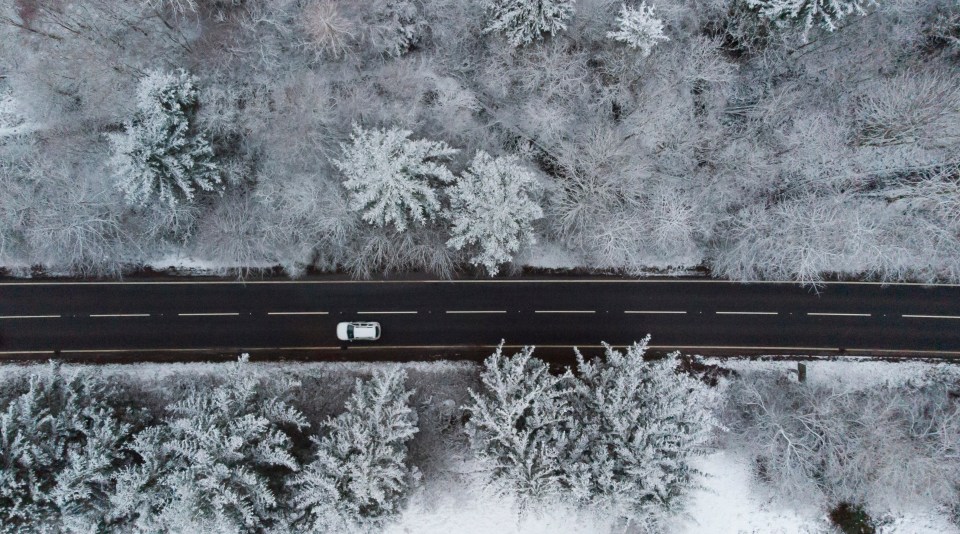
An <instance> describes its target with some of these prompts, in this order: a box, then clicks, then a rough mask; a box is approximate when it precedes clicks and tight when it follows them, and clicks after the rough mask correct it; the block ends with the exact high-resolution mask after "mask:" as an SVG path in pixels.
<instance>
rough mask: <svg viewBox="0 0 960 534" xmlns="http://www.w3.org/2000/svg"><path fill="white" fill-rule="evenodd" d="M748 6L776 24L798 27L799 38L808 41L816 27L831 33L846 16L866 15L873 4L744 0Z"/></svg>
mask: <svg viewBox="0 0 960 534" xmlns="http://www.w3.org/2000/svg"><path fill="white" fill-rule="evenodd" d="M746 1H747V5H748V6H750V7H752V8H755V9H757V10H758V11H759V13H760V15H761V16H762V17H764V18H766V19H768V20H771V21H774V22H776V23H778V24H784V25H785V24H794V23H799V24H800V25H801V26H802V28H803V33H802V38H803V40H804V41H806V40H807V38H808V35H809V34H810V30H811V29H813V25H814V24H816V25H818V26H820V27H821V28H823V29H825V30H827V31H829V32H832V31H834V30H836V29H837V25H838V24H839V23H840V21H841V20H842V19H843V18H844V17H846V16H847V15H854V14H856V15H866V14H867V11H866V8H867V7H869V6H871V5H876V1H875V0H746Z"/></svg>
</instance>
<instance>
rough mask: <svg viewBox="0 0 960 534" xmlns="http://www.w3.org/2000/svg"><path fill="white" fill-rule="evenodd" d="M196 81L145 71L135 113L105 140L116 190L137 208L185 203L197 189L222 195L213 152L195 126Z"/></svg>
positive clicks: (177, 74) (186, 76) (180, 74)
mask: <svg viewBox="0 0 960 534" xmlns="http://www.w3.org/2000/svg"><path fill="white" fill-rule="evenodd" d="M195 84H196V78H195V77H193V76H191V75H190V74H187V73H186V72H185V71H183V70H180V71H178V72H175V73H168V72H163V71H151V72H149V73H147V75H146V76H144V77H143V78H142V79H141V80H140V84H139V87H138V89H137V107H136V113H135V115H134V117H133V119H131V120H130V121H128V122H127V123H126V125H125V131H124V132H123V133H119V134H113V135H111V136H110V143H111V146H112V150H113V157H112V158H111V164H112V166H113V169H114V172H115V174H116V177H117V187H118V188H119V189H120V190H121V191H122V192H123V193H124V194H125V195H126V197H127V199H128V200H129V201H130V202H132V203H134V204H139V205H144V204H147V203H148V202H153V201H160V202H164V203H167V204H170V205H173V204H175V203H177V202H180V201H183V200H185V201H191V200H193V198H194V196H195V195H196V193H197V191H198V190H201V191H222V190H223V180H222V179H221V178H220V175H219V171H218V169H217V166H216V165H215V164H214V163H213V149H212V148H211V147H210V143H209V141H207V138H206V136H205V135H204V134H203V133H202V132H198V131H197V127H196V124H195V122H196V121H195V118H194V117H195V115H196V109H197V106H198V100H197V95H198V90H197V88H196V85H195Z"/></svg>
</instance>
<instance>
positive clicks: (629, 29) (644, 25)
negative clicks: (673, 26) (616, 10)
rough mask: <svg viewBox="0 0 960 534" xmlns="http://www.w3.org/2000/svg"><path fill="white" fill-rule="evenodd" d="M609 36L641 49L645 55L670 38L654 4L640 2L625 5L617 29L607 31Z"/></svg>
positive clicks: (621, 10)
mask: <svg viewBox="0 0 960 534" xmlns="http://www.w3.org/2000/svg"><path fill="white" fill-rule="evenodd" d="M607 37H609V38H610V39H614V40H617V41H621V42H624V43H626V44H627V46H629V47H631V48H636V49H638V50H640V53H642V54H643V56H644V57H646V56H649V55H650V52H651V51H652V50H653V47H654V46H656V45H657V44H659V43H660V42H661V41H669V40H670V38H669V37H667V36H666V35H664V33H663V21H662V20H660V19H658V18H657V17H656V16H655V15H654V13H653V6H650V5H647V3H646V2H640V5H639V6H637V7H636V8H633V7H627V6H626V5H624V6H623V7H622V8H621V9H620V14H619V15H618V16H617V31H613V32H609V33H607Z"/></svg>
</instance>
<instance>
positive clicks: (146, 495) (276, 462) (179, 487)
mask: <svg viewBox="0 0 960 534" xmlns="http://www.w3.org/2000/svg"><path fill="white" fill-rule="evenodd" d="M245 362H246V357H245V356H243V357H241V359H240V361H239V362H238V363H236V364H234V365H233V366H232V367H231V369H230V370H229V372H228V373H227V376H226V379H225V381H224V382H223V383H222V384H220V385H218V386H217V387H214V388H212V389H210V388H209V387H202V386H199V385H197V386H194V387H193V388H192V389H191V390H190V391H188V392H187V394H186V397H185V398H184V399H183V400H180V401H178V402H176V403H174V404H172V405H171V406H170V407H169V408H168V411H169V415H168V416H167V417H166V419H165V420H164V422H163V424H162V425H160V426H156V427H151V428H148V429H146V430H144V431H142V432H140V433H139V434H137V436H136V439H135V441H134V442H133V443H132V444H131V446H130V450H131V452H133V453H134V454H135V455H136V456H137V457H138V458H139V461H138V462H137V463H136V464H135V465H133V466H131V467H129V468H127V469H124V470H122V471H121V472H120V473H118V476H117V488H116V491H115V493H114V494H113V495H112V496H111V502H112V505H113V514H114V516H115V518H116V519H117V520H119V521H123V522H128V523H129V524H130V526H131V527H132V528H133V529H134V530H136V531H141V532H161V531H162V532H209V533H233V532H259V531H262V530H264V529H268V528H270V527H277V526H278V525H280V524H282V520H283V517H282V512H281V507H280V503H279V502H278V501H279V499H278V495H277V488H279V487H281V484H282V482H283V476H284V475H285V474H286V473H290V472H294V471H297V470H298V469H299V465H298V463H297V461H296V459H295V458H294V457H293V456H292V455H291V449H292V446H293V445H292V441H291V438H290V436H289V435H288V434H287V432H286V431H285V429H296V430H299V429H302V428H305V427H306V426H308V425H307V422H306V420H305V419H304V417H303V415H302V414H300V412H298V411H297V410H296V409H294V408H292V407H291V406H289V405H288V404H287V403H286V402H285V401H284V400H283V399H282V398H281V397H279V396H278V395H277V394H275V393H272V392H271V390H270V389H269V388H267V387H266V386H265V384H264V382H263V381H262V379H260V378H258V377H257V376H256V375H255V374H253V371H252V370H251V369H248V368H246V367H248V364H246V363H245ZM292 387H296V384H295V383H292V382H290V383H288V384H286V385H285V386H283V387H282V390H286V389H289V388H292Z"/></svg>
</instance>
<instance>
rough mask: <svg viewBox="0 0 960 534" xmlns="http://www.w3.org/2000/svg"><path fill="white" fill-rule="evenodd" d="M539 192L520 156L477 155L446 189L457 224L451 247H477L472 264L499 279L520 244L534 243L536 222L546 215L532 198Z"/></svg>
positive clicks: (450, 243) (454, 226)
mask: <svg viewBox="0 0 960 534" xmlns="http://www.w3.org/2000/svg"><path fill="white" fill-rule="evenodd" d="M536 188H537V182H536V178H535V177H534V176H533V174H532V173H530V171H528V170H526V169H524V168H523V167H522V166H520V164H519V161H518V160H517V158H515V157H513V156H506V157H500V158H493V157H491V156H490V155H489V154H487V153H486V152H483V151H480V152H477V155H476V156H475V157H474V158H473V162H472V163H471V164H470V168H469V169H468V170H467V171H466V172H464V173H463V175H461V176H459V177H458V178H457V179H456V181H455V182H454V183H453V185H451V186H450V187H448V188H447V193H448V194H449V195H450V211H449V214H448V216H449V217H450V220H451V221H452V222H453V228H452V229H451V230H450V233H451V235H452V236H453V237H451V238H450V240H449V241H448V242H447V244H448V245H449V246H450V247H452V248H454V249H456V250H460V249H462V248H464V247H469V246H476V247H477V248H478V249H479V250H477V252H476V254H474V255H473V257H472V258H470V262H471V263H473V264H474V265H483V266H484V268H485V269H486V270H487V273H488V274H489V275H490V276H495V275H496V274H497V271H498V270H499V267H500V264H502V263H505V262H508V261H510V260H511V259H513V255H514V254H515V253H516V252H517V251H518V250H519V249H520V247H521V246H522V245H524V244H532V243H535V242H536V238H535V237H534V234H533V226H532V223H533V221H535V220H537V219H539V218H541V217H543V210H541V209H540V205H539V204H538V203H537V202H536V201H535V200H534V199H533V198H531V193H533V192H534V190H536Z"/></svg>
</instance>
